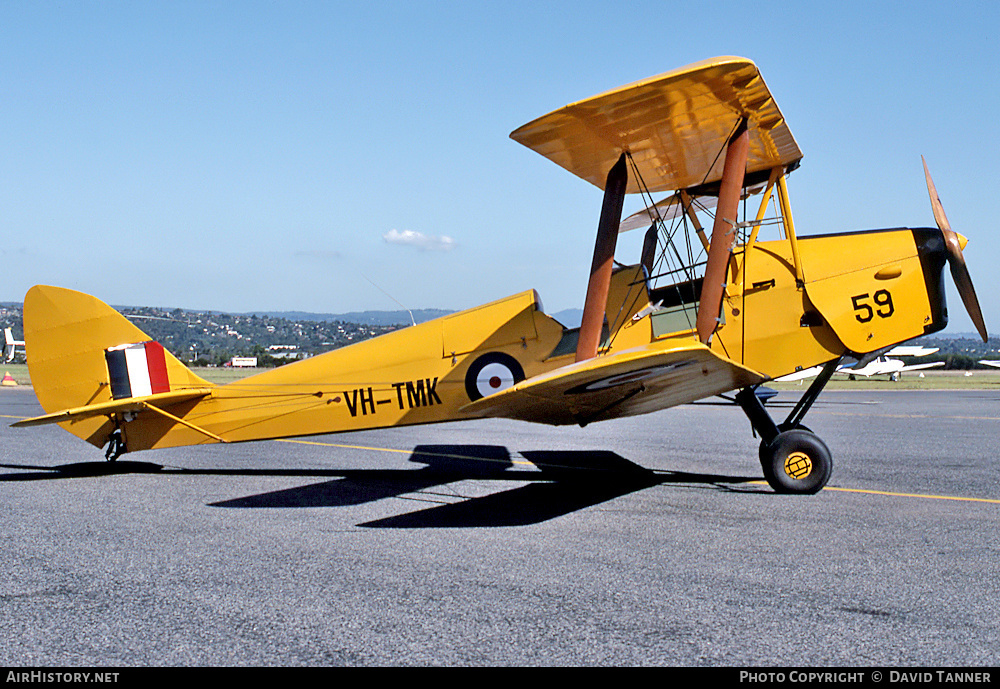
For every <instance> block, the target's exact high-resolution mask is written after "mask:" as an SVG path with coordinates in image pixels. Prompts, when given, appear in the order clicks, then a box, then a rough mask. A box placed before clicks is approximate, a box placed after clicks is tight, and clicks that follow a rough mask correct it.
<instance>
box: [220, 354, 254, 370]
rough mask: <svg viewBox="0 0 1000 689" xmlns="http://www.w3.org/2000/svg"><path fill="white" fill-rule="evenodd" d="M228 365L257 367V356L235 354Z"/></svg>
mask: <svg viewBox="0 0 1000 689" xmlns="http://www.w3.org/2000/svg"><path fill="white" fill-rule="evenodd" d="M226 366H232V367H233V368H256V367H257V357H255V356H234V357H233V358H232V359H230V360H229V362H228V363H227V364H226Z"/></svg>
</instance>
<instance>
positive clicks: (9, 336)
mask: <svg viewBox="0 0 1000 689" xmlns="http://www.w3.org/2000/svg"><path fill="white" fill-rule="evenodd" d="M3 336H4V346H3V353H4V358H5V359H6V360H7V362H8V363H9V362H11V361H13V360H14V351H15V350H16V348H17V347H20V348H21V351H22V352H23V351H24V340H15V339H14V334H13V333H12V332H11V331H10V328H4V331H3Z"/></svg>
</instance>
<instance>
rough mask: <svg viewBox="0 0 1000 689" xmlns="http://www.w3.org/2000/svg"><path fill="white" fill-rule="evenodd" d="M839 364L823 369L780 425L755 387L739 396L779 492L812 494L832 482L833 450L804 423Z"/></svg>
mask: <svg viewBox="0 0 1000 689" xmlns="http://www.w3.org/2000/svg"><path fill="white" fill-rule="evenodd" d="M839 364H840V359H839V358H838V359H836V360H834V361H831V362H829V363H827V364H826V366H824V367H823V371H822V372H821V373H820V374H819V375H818V376H817V377H816V380H814V381H813V383H812V385H810V386H809V389H808V390H806V392H805V394H804V395H802V398H801V399H800V400H799V401H798V403H797V404H796V405H795V407H794V408H793V409H792V411H791V412H790V413H789V414H788V418H786V419H785V421H784V422H783V423H781V424H775V423H774V420H773V419H772V418H771V415H770V414H769V413H768V412H767V410H766V409H764V405H763V404H762V403H761V401H760V400H759V399H758V398H757V395H755V394H754V390H753V388H743V389H742V390H740V391H739V393H737V395H736V401H737V402H738V403H739V405H740V407H742V408H743V412H744V413H745V414H746V415H747V418H748V419H750V425H751V426H753V429H754V431H755V432H756V433H757V434H758V435H759V436H760V437H761V442H760V464H761V467H762V468H763V470H764V478H766V479H767V483H768V485H770V486H771V488H773V489H774V490H775V492H777V493H803V494H812V493H816V492H818V491H820V490H821V489H822V488H823V486H825V485H826V482H827V481H829V480H830V474H831V473H832V471H833V456H832V455H831V454H830V449H829V448H828V447H827V446H826V443H824V442H823V441H822V440H820V438H819V436H817V435H816V434H815V433H813V432H812V431H810V430H809V429H808V428H806V427H805V426H803V425H802V423H801V421H802V419H803V417H805V415H806V412H807V411H809V408H810V407H812V404H813V402H815V401H816V398H817V397H819V393H820V392H821V391H822V390H823V388H824V387H825V386H826V384H827V382H828V381H829V380H830V377H831V376H832V375H833V372H834V371H836V370H837V366H838V365H839Z"/></svg>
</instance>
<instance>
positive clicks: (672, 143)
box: [510, 57, 802, 193]
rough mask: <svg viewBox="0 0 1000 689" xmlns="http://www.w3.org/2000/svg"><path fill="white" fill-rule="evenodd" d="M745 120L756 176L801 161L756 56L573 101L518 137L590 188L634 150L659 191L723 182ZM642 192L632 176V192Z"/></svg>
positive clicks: (709, 63) (642, 172) (750, 167)
mask: <svg viewBox="0 0 1000 689" xmlns="http://www.w3.org/2000/svg"><path fill="white" fill-rule="evenodd" d="M740 117H746V118H747V120H748V127H749V131H750V155H749V157H748V159H747V169H746V172H747V180H748V182H749V181H750V180H751V179H752V175H753V173H755V172H761V171H765V170H770V169H771V168H774V167H778V166H779V165H784V166H788V167H789V168H793V167H794V166H795V165H796V164H797V163H798V161H799V159H801V158H802V152H801V151H800V150H799V147H798V144H796V143H795V139H794V137H792V133H791V132H790V131H789V129H788V127H787V125H786V124H785V120H784V117H783V116H782V114H781V111H780V110H778V106H777V105H776V104H775V102H774V99H773V98H772V97H771V93H770V91H769V90H768V88H767V85H766V84H765V83H764V80H763V79H762V78H761V76H760V72H759V71H758V70H757V65H755V64H754V63H753V62H751V61H750V60H747V59H746V58H741V57H719V58H714V59H711V60H705V61H703V62H698V63H695V64H693V65H688V66H687V67H682V68H681V69H677V70H674V71H672V72H667V73H666V74H661V75H659V76H656V77H651V78H649V79H645V80H643V81H638V82H635V83H634V84H628V85H627V86H622V87H620V88H617V89H614V90H613V91H607V92H605V93H602V94H600V95H597V96H594V97H592V98H588V99H587V100H582V101H579V102H577V103H572V104H570V105H567V106H566V107H564V108H560V109H559V110H556V111H554V112H551V113H549V114H548V115H545V116H543V117H540V118H538V119H536V120H534V121H532V122H529V123H528V124H526V125H524V126H523V127H520V128H519V129H517V130H515V131H514V132H513V133H512V134H511V135H510V136H511V138H512V139H514V140H515V141H517V142H519V143H522V144H524V145H525V146H527V147H528V148H530V149H532V150H534V151H537V152H538V153H540V154H542V155H543V156H545V157H546V158H548V159H550V160H551V161H553V162H554V163H556V164H557V165H560V166H562V167H564V168H566V169H567V170H569V171H570V172H572V173H573V174H575V175H577V176H578V177H581V178H583V179H585V180H587V181H588V182H590V183H591V184H594V185H596V186H598V187H600V188H602V189H603V188H604V184H605V182H606V179H607V174H608V170H610V169H611V167H612V166H613V165H614V164H615V162H616V161H617V160H618V158H619V156H620V155H621V154H622V153H623V152H625V151H628V152H629V153H631V155H632V160H633V161H634V162H635V164H636V166H637V168H638V171H639V177H641V179H642V181H643V182H644V183H645V186H646V188H647V189H648V190H649V191H651V192H660V191H674V190H677V189H688V188H691V187H694V186H697V185H702V184H711V183H713V182H718V181H719V180H720V179H721V178H722V165H723V162H724V157H725V156H720V155H719V152H720V151H722V150H723V147H724V146H725V145H726V142H727V141H728V140H729V137H730V136H731V135H732V133H733V129H734V127H735V125H736V123H737V121H738V120H739V118H740ZM637 191H640V186H639V180H637V179H636V175H629V181H628V191H627V193H635V192H637Z"/></svg>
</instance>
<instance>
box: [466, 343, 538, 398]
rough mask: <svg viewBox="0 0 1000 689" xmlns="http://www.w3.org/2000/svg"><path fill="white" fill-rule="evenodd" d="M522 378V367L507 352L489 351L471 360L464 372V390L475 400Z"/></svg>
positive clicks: (514, 383) (510, 385)
mask: <svg viewBox="0 0 1000 689" xmlns="http://www.w3.org/2000/svg"><path fill="white" fill-rule="evenodd" d="M522 380H524V369H523V368H521V364H519V363H517V359H515V358H514V357H512V356H510V355H509V354H502V353H500V352H490V353H489V354H483V355H482V356H481V357H479V358H478V359H476V360H475V361H473V362H472V366H470V367H469V370H468V372H466V374H465V392H466V394H468V395H469V399H470V400H472V401H473V402H475V401H476V400H478V399H482V398H483V397H486V396H487V395H492V394H494V393H497V392H500V391H501V390H506V389H507V388H509V387H513V386H514V385H516V384H517V383H520V382H521V381H522Z"/></svg>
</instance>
